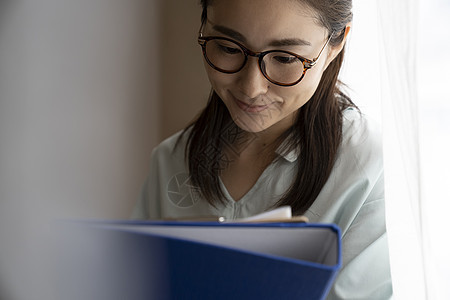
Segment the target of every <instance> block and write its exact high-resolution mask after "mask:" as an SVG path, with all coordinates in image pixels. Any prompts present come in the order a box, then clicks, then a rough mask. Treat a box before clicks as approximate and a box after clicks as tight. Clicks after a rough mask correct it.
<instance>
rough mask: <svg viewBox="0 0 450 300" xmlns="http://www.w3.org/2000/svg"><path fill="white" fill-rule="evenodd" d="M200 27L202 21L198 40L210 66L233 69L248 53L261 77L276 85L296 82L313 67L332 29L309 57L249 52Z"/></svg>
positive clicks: (292, 54) (230, 40)
mask: <svg viewBox="0 0 450 300" xmlns="http://www.w3.org/2000/svg"><path fill="white" fill-rule="evenodd" d="M202 28H203V24H202V26H201V27H200V31H199V36H198V43H199V44H200V46H201V47H202V51H203V56H204V57H205V59H206V61H207V62H208V64H209V65H210V66H211V67H212V68H214V69H215V70H217V71H219V72H222V73H227V74H233V73H237V72H239V71H240V70H242V68H243V67H244V66H245V64H246V63H247V60H248V57H249V56H254V57H257V58H258V65H259V69H260V70H261V73H262V74H263V75H264V77H265V78H266V79H267V80H268V81H270V82H271V83H273V84H276V85H279V86H293V85H296V84H297V83H299V82H300V81H301V80H302V79H303V77H304V76H305V73H306V71H307V70H309V69H311V68H312V67H314V65H315V64H316V62H317V60H318V59H319V57H320V55H321V54H322V51H323V49H325V47H326V46H327V45H328V43H329V42H330V40H331V37H332V36H333V33H332V34H331V35H330V37H329V38H328V40H327V42H326V43H325V45H323V47H322V49H321V50H320V52H319V55H317V57H316V58H314V59H312V60H310V59H306V58H304V57H301V56H300V55H298V54H295V53H292V52H289V51H284V50H269V51H264V52H253V51H251V50H249V49H247V48H246V47H244V46H243V45H241V44H240V43H238V42H236V41H234V40H232V39H229V38H226V37H219V36H207V37H204V36H203V33H202Z"/></svg>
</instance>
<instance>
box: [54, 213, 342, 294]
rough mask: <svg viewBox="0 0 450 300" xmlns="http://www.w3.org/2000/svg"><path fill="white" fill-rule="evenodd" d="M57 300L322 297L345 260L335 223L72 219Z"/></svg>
mask: <svg viewBox="0 0 450 300" xmlns="http://www.w3.org/2000/svg"><path fill="white" fill-rule="evenodd" d="M58 233H59V238H58V239H57V245H58V253H59V255H57V266H58V267H57V271H58V278H57V280H58V282H57V286H58V289H57V294H58V297H62V298H60V299H307V300H314V299H324V298H325V297H326V295H327V294H328V291H329V289H330V287H331V285H332V283H333V280H334V278H335V276H336V274H337V272H338V270H339V268H340V266H341V244H340V231H339V228H338V227H336V226H335V225H332V224H308V223H260V224H221V223H213V222H207V223H205V222H202V223H194V222H142V221H120V222H92V221H88V222H69V223H65V224H63V226H59V231H58Z"/></svg>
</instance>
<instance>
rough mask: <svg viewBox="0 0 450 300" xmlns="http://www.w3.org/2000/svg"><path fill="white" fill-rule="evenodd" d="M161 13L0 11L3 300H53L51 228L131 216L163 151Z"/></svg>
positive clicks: (138, 4)
mask: <svg viewBox="0 0 450 300" xmlns="http://www.w3.org/2000/svg"><path fill="white" fill-rule="evenodd" d="M159 10H160V7H159V4H158V0H154V1H148V0H127V1H121V0H78V1H68V0H40V1H35V0H34V1H33V0H29V1H26V0H25V1H20V0H19V1H0V245H1V246H0V248H1V250H0V298H1V299H50V298H51V297H50V296H49V295H47V294H48V293H50V290H49V289H46V288H44V287H45V284H48V282H46V281H48V280H49V279H48V278H46V276H45V272H43V271H45V269H46V265H45V263H44V262H43V260H42V257H41V256H40V255H41V254H43V255H45V254H46V253H45V249H44V248H43V246H42V245H43V240H42V239H43V236H44V233H45V232H46V231H45V229H46V225H47V221H48V220H50V219H52V218H53V217H71V218H127V217H128V216H129V214H130V212H131V208H132V206H133V204H134V202H135V200H136V198H137V196H138V193H139V189H140V186H141V184H142V182H143V180H144V177H145V175H146V173H147V171H148V163H149V156H150V151H151V149H152V147H153V146H154V145H155V144H156V143H157V142H158V141H159V129H160V128H159V104H158V101H156V100H157V99H159V95H160V92H159V76H158V75H159V74H158V73H159V59H158V52H159V48H158V42H157V40H158V35H159V27H158V26H159V17H160V14H159ZM44 241H45V240H44ZM44 283H45V284H44ZM31 295H32V297H31ZM44 295H45V296H44Z"/></svg>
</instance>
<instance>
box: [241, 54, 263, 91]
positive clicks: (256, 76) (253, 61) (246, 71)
mask: <svg viewBox="0 0 450 300" xmlns="http://www.w3.org/2000/svg"><path fill="white" fill-rule="evenodd" d="M238 74H239V78H238V86H239V89H240V91H241V92H242V93H243V94H244V95H245V96H247V97H249V98H250V99H253V98H256V97H258V96H260V95H264V94H266V93H267V90H268V88H269V85H270V82H269V81H268V80H267V79H266V78H265V77H264V75H263V74H262V72H261V70H260V69H259V65H258V58H256V57H251V56H249V57H248V61H247V63H246V64H245V66H244V68H243V69H242V70H241V71H240V72H239V73H238Z"/></svg>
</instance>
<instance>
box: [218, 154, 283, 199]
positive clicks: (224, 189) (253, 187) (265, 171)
mask: <svg viewBox="0 0 450 300" xmlns="http://www.w3.org/2000/svg"><path fill="white" fill-rule="evenodd" d="M274 163H275V160H274V161H272V162H271V163H270V164H269V165H268V166H267V167H266V168H265V169H264V171H263V172H262V173H261V175H259V177H258V179H257V180H256V182H255V184H253V185H252V187H251V188H250V189H249V190H248V191H247V192H246V193H245V194H244V196H242V197H241V199H239V200H235V199H233V197H231V194H230V192H229V191H228V189H227V187H226V186H225V184H224V183H223V181H222V178H221V177H220V176H219V183H220V187H221V188H222V191H223V193H224V195H225V197H226V198H227V200H228V201H229V202H231V203H235V204H239V203H240V204H241V205H242V204H243V203H245V202H247V201H248V200H247V199H248V198H251V196H252V194H254V192H255V190H256V189H258V187H259V185H260V184H261V181H262V180H263V178H265V177H266V176H267V174H266V173H267V172H269V170H271V169H272V168H273V165H274Z"/></svg>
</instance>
